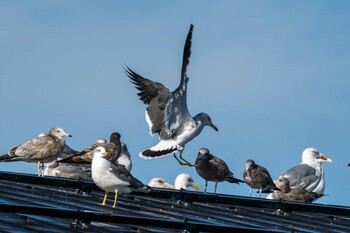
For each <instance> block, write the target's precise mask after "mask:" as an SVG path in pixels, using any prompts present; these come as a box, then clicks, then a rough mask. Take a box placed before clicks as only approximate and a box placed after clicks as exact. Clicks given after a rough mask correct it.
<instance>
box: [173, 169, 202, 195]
mask: <svg viewBox="0 0 350 233" xmlns="http://www.w3.org/2000/svg"><path fill="white" fill-rule="evenodd" d="M188 187H192V188H194V189H195V190H196V191H199V187H198V186H197V185H196V184H195V183H194V181H193V178H192V177H191V176H190V175H189V174H186V173H181V174H179V175H178V176H177V177H176V179H175V189H179V190H181V189H185V190H186V189H187V188H188Z"/></svg>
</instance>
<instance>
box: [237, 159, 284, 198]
mask: <svg viewBox="0 0 350 233" xmlns="http://www.w3.org/2000/svg"><path fill="white" fill-rule="evenodd" d="M244 164H245V170H244V172H243V179H244V181H245V183H246V184H247V185H249V187H250V191H249V196H250V197H251V196H252V189H259V193H260V194H259V197H261V193H262V192H273V190H276V189H277V187H276V185H275V183H274V182H273V180H272V177H271V175H270V173H269V171H268V170H267V169H266V168H265V167H263V166H260V165H259V164H256V163H255V162H254V160H252V159H248V160H246V161H245V163H244Z"/></svg>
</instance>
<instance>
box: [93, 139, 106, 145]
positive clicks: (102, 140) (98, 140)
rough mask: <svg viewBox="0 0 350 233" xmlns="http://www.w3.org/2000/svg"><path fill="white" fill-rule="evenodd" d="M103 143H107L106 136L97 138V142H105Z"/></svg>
mask: <svg viewBox="0 0 350 233" xmlns="http://www.w3.org/2000/svg"><path fill="white" fill-rule="evenodd" d="M103 143H107V140H106V139H104V138H98V139H96V144H103Z"/></svg>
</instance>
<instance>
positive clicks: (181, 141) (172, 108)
mask: <svg viewBox="0 0 350 233" xmlns="http://www.w3.org/2000/svg"><path fill="white" fill-rule="evenodd" d="M192 31H193V25H192V24H191V26H190V30H189V32H188V35H187V38H186V42H185V47H184V52H183V59H182V70H181V81H180V85H179V86H178V87H177V88H176V89H175V90H174V91H173V92H170V91H169V89H168V88H167V87H165V86H164V85H163V84H161V83H159V82H155V81H152V80H149V79H146V78H144V77H142V76H141V75H139V74H137V73H135V72H134V71H133V70H131V69H130V68H129V67H126V69H125V72H126V74H127V76H128V77H129V78H130V79H131V82H132V83H133V84H135V86H136V88H137V89H138V90H139V91H140V92H139V93H138V95H139V96H140V99H141V100H142V101H143V103H144V104H146V105H147V108H146V121H147V123H148V126H149V128H150V133H151V134H155V133H158V134H159V136H160V141H159V143H158V144H157V145H155V146H153V147H151V148H149V149H146V150H144V151H141V152H140V156H141V157H142V158H144V159H152V158H159V157H163V156H165V155H168V154H171V153H173V152H174V157H175V158H176V159H177V161H178V162H179V163H180V164H181V165H188V166H194V165H193V164H191V163H190V162H188V161H187V160H185V159H184V158H183V157H182V152H183V150H184V147H185V144H186V143H188V142H189V141H191V140H192V139H193V138H195V137H196V136H198V135H199V134H200V133H201V131H202V129H203V128H204V126H211V127H212V128H213V129H214V130H216V131H218V129H217V127H216V126H215V125H214V124H213V123H212V121H211V118H210V116H209V115H208V114H206V113H199V114H197V115H196V116H194V117H192V116H191V115H190V113H189V111H188V108H187V101H186V95H187V94H186V93H187V82H188V77H187V65H188V63H189V58H190V55H191V43H192V42H191V40H192ZM175 151H180V156H179V158H178V157H177V156H176V155H175Z"/></svg>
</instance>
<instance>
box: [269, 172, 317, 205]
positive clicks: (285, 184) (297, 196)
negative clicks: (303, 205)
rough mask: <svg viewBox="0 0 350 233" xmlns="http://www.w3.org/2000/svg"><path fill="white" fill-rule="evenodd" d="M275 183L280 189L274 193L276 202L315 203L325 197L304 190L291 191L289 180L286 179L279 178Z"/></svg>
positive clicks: (294, 189) (273, 196) (295, 189)
mask: <svg viewBox="0 0 350 233" xmlns="http://www.w3.org/2000/svg"><path fill="white" fill-rule="evenodd" d="M275 183H276V186H277V187H278V189H279V190H275V191H273V193H272V199H275V200H284V201H298V202H313V201H315V200H317V199H318V198H320V197H322V196H323V194H318V193H315V192H309V191H306V190H305V189H302V188H293V189H291V188H290V187H289V180H288V179H287V178H285V177H280V178H278V179H277V180H276V181H275Z"/></svg>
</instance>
